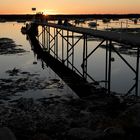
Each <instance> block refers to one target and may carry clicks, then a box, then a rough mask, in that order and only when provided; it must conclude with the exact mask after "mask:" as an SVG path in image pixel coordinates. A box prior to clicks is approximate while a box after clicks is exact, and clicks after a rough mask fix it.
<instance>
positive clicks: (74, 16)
mask: <svg viewBox="0 0 140 140" xmlns="http://www.w3.org/2000/svg"><path fill="white" fill-rule="evenodd" d="M33 16H34V15H33V14H5V15H4V14H0V19H5V20H6V21H16V20H27V21H28V20H32V18H33ZM46 18H47V19H48V20H58V19H66V18H67V19H90V18H93V19H103V18H108V19H115V18H116V19H123V18H140V14H67V15H65V14H61V15H48V16H46Z"/></svg>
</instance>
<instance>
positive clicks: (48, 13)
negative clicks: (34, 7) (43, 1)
mask: <svg viewBox="0 0 140 140" xmlns="http://www.w3.org/2000/svg"><path fill="white" fill-rule="evenodd" d="M42 12H43V14H44V15H57V14H58V12H57V11H56V10H53V9H48V10H46V9H45V10H42Z"/></svg>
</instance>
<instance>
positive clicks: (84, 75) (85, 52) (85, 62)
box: [82, 35, 87, 80]
mask: <svg viewBox="0 0 140 140" xmlns="http://www.w3.org/2000/svg"><path fill="white" fill-rule="evenodd" d="M82 69H83V78H84V79H85V80H86V79H87V35H84V44H83V63H82Z"/></svg>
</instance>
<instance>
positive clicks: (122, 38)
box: [37, 23, 140, 47]
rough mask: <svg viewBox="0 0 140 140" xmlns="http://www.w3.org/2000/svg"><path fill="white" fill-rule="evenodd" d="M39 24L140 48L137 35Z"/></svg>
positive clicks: (139, 38) (139, 37) (139, 40)
mask: <svg viewBox="0 0 140 140" xmlns="http://www.w3.org/2000/svg"><path fill="white" fill-rule="evenodd" d="M37 24H38V25H45V26H49V27H54V28H58V29H63V30H68V31H72V32H76V33H81V34H86V35H91V36H94V37H96V38H102V39H105V40H111V41H115V42H118V43H123V44H128V45H131V46H135V47H140V36H139V35H137V34H130V33H126V32H124V33H118V32H112V31H101V30H94V29H89V28H83V27H74V26H64V25H58V24H54V23H37Z"/></svg>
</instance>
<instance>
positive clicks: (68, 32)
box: [67, 30, 69, 67]
mask: <svg viewBox="0 0 140 140" xmlns="http://www.w3.org/2000/svg"><path fill="white" fill-rule="evenodd" d="M68 42H69V31H68V30H67V66H68V67H69V61H68V60H69V58H68V56H69V52H68V50H69V43H68Z"/></svg>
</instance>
